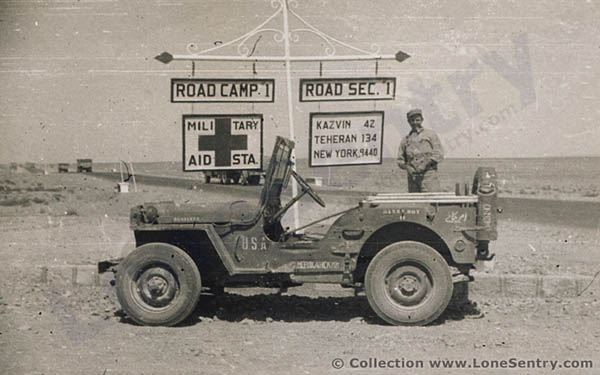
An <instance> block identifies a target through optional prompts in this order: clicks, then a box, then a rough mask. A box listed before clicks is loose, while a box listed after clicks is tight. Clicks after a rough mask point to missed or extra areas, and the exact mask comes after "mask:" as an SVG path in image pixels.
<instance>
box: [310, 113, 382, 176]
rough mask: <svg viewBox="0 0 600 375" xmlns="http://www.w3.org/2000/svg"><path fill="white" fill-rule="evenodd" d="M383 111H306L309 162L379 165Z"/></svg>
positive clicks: (318, 164) (311, 163)
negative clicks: (309, 112) (307, 112)
mask: <svg viewBox="0 0 600 375" xmlns="http://www.w3.org/2000/svg"><path fill="white" fill-rule="evenodd" d="M382 151H383V111H372V112H337V113H311V114H310V142H309V150H308V152H309V164H310V166H311V167H324V166H332V165H357V164H381V162H382V153H383V152H382Z"/></svg>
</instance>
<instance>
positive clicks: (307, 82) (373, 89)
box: [300, 77, 396, 102]
mask: <svg viewBox="0 0 600 375" xmlns="http://www.w3.org/2000/svg"><path fill="white" fill-rule="evenodd" d="M395 95H396V78H384V77H374V78H310V79H301V80H300V101H301V102H330V101H342V100H343V101H353V100H393V99H394V97H395Z"/></svg>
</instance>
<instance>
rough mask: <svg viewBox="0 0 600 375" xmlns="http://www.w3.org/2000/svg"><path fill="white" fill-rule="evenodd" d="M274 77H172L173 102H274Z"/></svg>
mask: <svg viewBox="0 0 600 375" xmlns="http://www.w3.org/2000/svg"><path fill="white" fill-rule="evenodd" d="M274 93H275V80H273V79H194V78H173V79H171V102H172V103H206V102H212V103H219V102H229V103H236V102H247V103H255V102H273V100H274Z"/></svg>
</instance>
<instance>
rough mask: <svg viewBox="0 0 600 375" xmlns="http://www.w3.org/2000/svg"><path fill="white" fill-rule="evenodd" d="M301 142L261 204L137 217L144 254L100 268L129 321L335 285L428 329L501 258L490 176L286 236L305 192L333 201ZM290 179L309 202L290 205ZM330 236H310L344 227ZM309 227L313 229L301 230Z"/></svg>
mask: <svg viewBox="0 0 600 375" xmlns="http://www.w3.org/2000/svg"><path fill="white" fill-rule="evenodd" d="M293 147H294V143H293V142H292V141H290V140H288V139H285V138H282V137H278V138H277V139H276V142H275V147H274V150H273V153H272V157H271V162H270V165H269V168H268V170H267V173H266V177H265V183H264V187H263V190H262V193H261V196H260V200H259V202H258V205H252V204H249V203H247V202H244V201H234V202H229V203H225V204H223V203H218V204H202V205H178V204H175V203H174V202H159V203H144V204H142V205H139V206H137V207H134V208H132V210H131V218H130V219H131V228H132V229H133V231H134V233H135V240H136V245H137V248H136V249H135V250H133V251H132V252H131V253H130V254H129V255H128V256H127V257H126V258H124V259H121V260H118V261H105V262H100V263H99V272H105V271H107V270H112V271H113V272H115V274H116V276H115V279H116V280H115V284H116V292H117V296H118V299H119V302H120V304H121V306H122V308H123V310H124V312H125V313H126V314H127V315H128V316H129V317H130V318H131V319H132V320H133V321H135V322H137V323H139V324H143V325H167V326H170V325H175V324H177V323H179V322H181V321H182V320H183V319H185V318H186V317H187V316H188V315H189V314H190V313H191V312H192V311H193V310H194V308H195V306H196V305H197V303H198V301H199V299H200V295H201V293H211V292H212V293H219V292H222V291H223V290H224V288H225V287H252V286H260V287H274V288H282V289H286V288H289V287H293V286H299V285H302V284H304V283H335V284H340V285H342V286H345V287H351V288H356V289H357V290H358V289H364V291H365V294H366V296H367V299H368V301H369V304H370V306H371V307H372V309H373V310H374V311H375V312H376V313H377V315H378V316H379V317H381V318H382V319H383V320H384V321H386V322H388V323H390V324H394V325H400V324H402V325H424V324H427V323H429V322H431V321H433V320H434V319H436V318H437V317H439V316H440V314H441V313H442V312H443V311H444V310H445V309H446V307H447V306H448V303H449V301H450V299H451V297H452V295H453V289H454V286H455V285H459V284H466V282H468V281H470V280H472V277H471V276H470V275H469V271H470V269H471V268H473V265H474V264H475V262H476V261H479V260H488V259H491V257H490V255H489V251H488V244H489V242H490V241H491V240H495V239H496V237H497V232H496V195H497V191H496V190H497V189H496V175H495V172H494V170H493V169H491V168H479V169H478V171H477V173H476V175H475V179H474V184H473V189H472V191H467V192H466V194H465V193H463V194H462V195H460V194H457V193H456V192H454V193H418V194H404V193H397V194H396V193H395V194H376V195H373V196H367V197H365V198H364V199H362V200H360V201H359V202H358V204H356V205H355V206H354V207H351V208H349V209H346V210H344V211H342V212H338V213H336V214H334V215H328V216H327V217H325V218H323V219H322V220H319V221H315V222H313V223H310V224H309V225H306V226H303V227H301V228H296V229H292V230H289V229H288V230H286V229H284V227H283V226H282V224H281V219H282V217H283V216H284V214H285V213H286V212H287V211H288V209H289V208H290V207H292V205H293V204H294V203H296V202H297V201H298V200H299V199H300V198H302V197H303V196H304V195H308V196H310V197H311V198H312V199H314V200H315V201H316V202H317V203H318V204H319V205H321V206H323V207H325V202H324V201H323V200H322V199H321V197H319V195H318V194H317V193H316V192H315V191H314V190H313V189H312V188H311V186H310V185H309V184H308V183H307V182H306V180H305V179H304V178H303V177H301V176H300V175H299V174H297V173H296V172H295V171H294V170H293V168H292V162H291V155H292V150H293ZM290 178H295V179H296V181H297V183H298V185H299V187H300V189H299V191H300V193H299V194H298V195H297V196H295V197H292V198H291V199H290V201H289V202H287V203H285V204H283V205H282V202H281V195H282V191H283V189H285V187H286V186H287V184H288V182H289V180H290ZM336 217H337V219H335V221H334V222H333V224H331V225H330V226H329V228H328V229H327V231H326V233H324V234H315V233H310V232H309V231H305V229H306V228H308V227H309V226H311V225H312V224H315V223H317V222H321V221H324V220H327V219H333V218H336ZM301 230H302V231H301Z"/></svg>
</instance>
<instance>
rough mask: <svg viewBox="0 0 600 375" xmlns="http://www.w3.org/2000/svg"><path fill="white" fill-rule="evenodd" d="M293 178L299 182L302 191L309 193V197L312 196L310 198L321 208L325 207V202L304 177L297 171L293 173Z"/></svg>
mask: <svg viewBox="0 0 600 375" xmlns="http://www.w3.org/2000/svg"><path fill="white" fill-rule="evenodd" d="M292 176H294V178H295V179H296V181H298V185H300V187H301V188H302V190H304V191H305V192H306V193H308V195H310V197H311V198H312V199H314V200H315V202H317V203H318V204H319V205H320V206H321V207H325V202H324V201H323V199H321V197H319V196H318V195H317V193H315V191H314V190H313V189H312V188H311V187H310V185H309V184H308V182H306V180H305V179H304V177H302V176H300V175H299V174H298V173H296V172H295V171H292Z"/></svg>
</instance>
